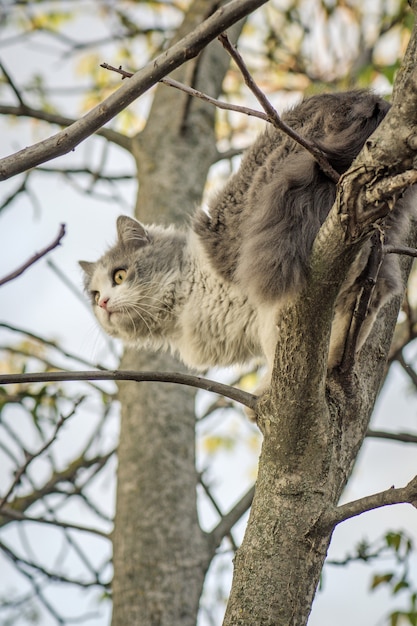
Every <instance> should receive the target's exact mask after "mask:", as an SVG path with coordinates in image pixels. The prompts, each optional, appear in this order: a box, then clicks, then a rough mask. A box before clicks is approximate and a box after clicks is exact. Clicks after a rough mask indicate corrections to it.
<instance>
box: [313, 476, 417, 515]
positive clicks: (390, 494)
mask: <svg viewBox="0 0 417 626" xmlns="http://www.w3.org/2000/svg"><path fill="white" fill-rule="evenodd" d="M405 503H408V504H411V505H413V506H414V507H416V506H417V476H415V477H414V478H413V479H412V480H410V482H409V483H408V484H407V485H406V486H405V487H401V488H399V489H395V488H394V487H392V488H391V489H387V490H386V491H380V492H379V493H375V494H373V495H371V496H366V497H364V498H360V499H359V500H354V501H353V502H348V503H347V504H342V505H341V506H338V507H335V509H333V511H329V513H328V515H326V516H325V517H324V519H323V520H321V521H322V522H323V523H324V525H329V526H331V527H333V526H336V525H337V524H340V522H344V521H345V520H347V519H350V518H352V517H356V516H357V515H361V514H362V513H366V512H367V511H372V510H374V509H378V508H380V507H383V506H390V505H392V504H405Z"/></svg>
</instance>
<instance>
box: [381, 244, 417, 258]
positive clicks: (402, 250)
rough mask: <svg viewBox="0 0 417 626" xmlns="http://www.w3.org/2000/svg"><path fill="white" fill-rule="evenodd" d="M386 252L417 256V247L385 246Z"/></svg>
mask: <svg viewBox="0 0 417 626" xmlns="http://www.w3.org/2000/svg"><path fill="white" fill-rule="evenodd" d="M384 254H404V255H405V256H412V257H417V249H416V248H409V247H408V246H384Z"/></svg>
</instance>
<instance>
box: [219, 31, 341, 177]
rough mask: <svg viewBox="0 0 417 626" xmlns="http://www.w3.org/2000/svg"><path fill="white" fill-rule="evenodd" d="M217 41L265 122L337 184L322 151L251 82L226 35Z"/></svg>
mask: <svg viewBox="0 0 417 626" xmlns="http://www.w3.org/2000/svg"><path fill="white" fill-rule="evenodd" d="M219 41H220V42H221V44H222V45H223V47H224V48H225V50H227V52H228V53H229V54H230V56H231V57H232V59H233V60H234V61H235V63H236V65H237V66H238V68H239V70H240V72H241V74H242V76H243V79H244V81H245V83H246V85H247V86H248V87H249V89H250V90H251V91H252V93H253V94H254V96H255V97H256V99H257V100H258V102H259V103H260V105H261V106H262V108H263V110H264V111H265V113H266V115H267V121H268V122H270V123H271V124H273V125H274V126H275V127H276V128H278V129H279V130H282V131H283V132H284V133H286V134H287V135H288V136H289V137H291V138H292V139H294V141H296V142H297V143H299V144H300V145H301V146H303V148H305V149H306V150H307V151H308V152H310V154H311V155H312V156H313V157H314V158H315V159H316V161H317V163H318V164H319V166H320V169H321V170H322V172H324V174H326V176H328V177H329V178H330V179H331V180H333V181H334V182H335V183H337V181H338V180H339V178H340V175H339V174H338V172H336V170H334V169H333V168H332V166H331V165H330V163H329V162H328V160H327V158H326V155H325V153H324V152H323V150H321V149H320V148H319V147H318V146H317V145H316V144H315V143H312V142H311V141H308V140H307V139H305V137H302V136H301V135H299V134H298V133H297V132H296V131H295V130H294V129H293V128H291V126H288V124H286V123H285V122H283V121H282V119H281V118H280V116H279V114H278V111H277V110H276V109H275V108H274V107H273V106H272V104H271V103H270V102H269V100H268V98H267V97H266V96H265V94H264V93H263V91H261V90H260V89H259V87H258V85H257V84H256V83H255V81H254V80H253V78H252V76H251V74H250V72H249V70H248V68H247V67H246V64H245V62H244V60H243V58H242V57H241V55H240V53H239V52H238V50H237V48H236V47H235V46H234V45H233V44H232V43H231V41H230V40H229V38H228V36H227V35H226V33H222V34H221V35H220V36H219Z"/></svg>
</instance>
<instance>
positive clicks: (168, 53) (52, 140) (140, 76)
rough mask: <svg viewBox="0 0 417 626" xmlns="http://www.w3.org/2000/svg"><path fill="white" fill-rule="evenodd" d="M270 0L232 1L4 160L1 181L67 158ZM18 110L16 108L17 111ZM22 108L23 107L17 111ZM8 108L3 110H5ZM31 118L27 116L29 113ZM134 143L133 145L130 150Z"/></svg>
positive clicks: (1, 160)
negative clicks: (85, 108) (59, 126)
mask: <svg viewBox="0 0 417 626" xmlns="http://www.w3.org/2000/svg"><path fill="white" fill-rule="evenodd" d="M266 2H267V0H230V2H227V4H225V5H222V6H221V7H220V8H219V9H218V10H217V11H215V13H213V14H212V15H211V16H210V17H208V18H207V19H206V20H204V22H202V23H201V24H199V25H198V26H197V27H196V28H194V29H193V30H192V31H191V32H190V33H188V34H187V35H186V36H185V37H183V38H182V39H180V40H179V41H176V42H175V43H174V44H173V45H172V46H171V47H170V48H169V49H168V50H164V51H163V52H162V53H161V54H160V55H158V56H157V57H156V58H155V59H153V60H152V61H150V62H149V63H147V64H146V65H145V66H144V67H143V68H142V69H140V70H139V71H138V72H136V73H135V75H134V76H133V77H132V78H131V80H129V81H128V84H124V85H121V86H120V87H119V89H118V90H117V91H116V92H114V93H112V94H111V95H110V96H108V97H107V98H106V99H105V100H103V101H102V102H100V103H99V104H98V105H97V106H95V107H94V108H93V109H92V110H91V111H89V112H88V113H86V114H85V115H84V116H83V117H82V118H80V119H79V120H77V121H76V122H74V123H73V124H71V125H70V126H69V127H68V128H65V129H64V130H63V131H61V132H58V133H56V134H55V135H53V136H51V137H49V138H48V139H44V140H42V141H40V142H38V143H35V144H33V145H31V146H29V147H27V148H24V149H23V150H20V151H18V152H16V153H15V154H12V155H9V156H7V157H4V158H2V159H0V180H6V179H8V178H10V177H11V176H15V175H16V174H19V173H21V172H24V171H26V170H28V169H29V168H32V167H36V166H37V165H40V164H41V163H44V162H46V161H50V160H51V159H54V158H56V157H58V156H61V155H63V154H67V153H68V152H70V151H71V150H73V149H74V148H75V147H76V146H78V145H79V144H80V143H81V142H82V141H84V140H85V139H87V137H90V136H91V135H93V134H94V133H95V132H97V131H99V129H101V128H102V127H103V126H104V125H105V124H106V123H107V122H109V121H110V120H111V119H113V118H114V117H115V116H116V115H117V114H118V113H120V112H121V111H123V110H124V109H126V107H127V106H128V105H129V104H131V103H132V102H133V101H134V100H136V99H137V98H139V96H141V95H142V94H144V93H145V92H146V91H148V90H149V89H150V88H151V87H152V86H153V85H155V84H156V83H157V82H158V81H159V80H160V79H161V78H163V77H164V76H166V75H167V74H169V73H170V72H172V71H173V70H175V69H176V68H177V67H180V66H181V65H183V64H184V63H185V62H186V61H189V60H190V59H193V58H195V57H196V56H197V55H198V54H199V53H200V52H201V51H202V50H203V49H204V48H205V47H206V46H207V45H208V44H209V43H210V41H212V40H213V39H215V37H217V36H218V35H219V34H220V33H221V32H222V31H224V30H225V29H226V28H229V27H230V26H232V25H233V24H235V23H236V22H238V21H239V20H241V19H242V18H244V17H246V16H247V15H248V14H249V13H252V12H253V11H255V10H256V9H258V8H259V7H260V6H262V5H263V4H265V3H266ZM13 108H14V109H16V107H13ZM17 108H19V107H17ZM2 109H3V110H4V107H0V112H1V110H2ZM25 114H27V112H26V113H25ZM130 145H131V141H129V146H130Z"/></svg>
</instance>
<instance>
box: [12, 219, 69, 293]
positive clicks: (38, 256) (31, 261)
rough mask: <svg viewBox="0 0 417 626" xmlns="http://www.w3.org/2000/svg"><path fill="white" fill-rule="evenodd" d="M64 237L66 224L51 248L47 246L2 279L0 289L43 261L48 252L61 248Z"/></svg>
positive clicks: (50, 245) (62, 226) (62, 225)
mask: <svg viewBox="0 0 417 626" xmlns="http://www.w3.org/2000/svg"><path fill="white" fill-rule="evenodd" d="M64 235H65V224H61V228H60V230H59V233H58V235H57V236H56V237H55V239H54V240H53V242H52V243H51V244H49V246H46V248H43V250H41V251H40V252H37V253H36V254H34V255H33V256H32V257H30V259H29V260H28V261H26V263H24V264H23V265H22V266H21V267H19V268H18V269H17V270H15V271H14V272H11V274H8V275H7V276H5V277H4V278H1V279H0V287H1V286H2V285H5V284H6V283H8V282H9V281H11V280H14V279H15V278H17V277H18V276H20V275H21V274H23V272H25V271H26V270H27V269H28V268H29V267H30V266H31V265H33V264H34V263H36V262H37V261H39V259H41V258H42V257H44V256H45V255H46V254H48V252H51V250H53V249H54V248H56V247H57V246H59V244H60V243H61V239H62V238H63V237H64Z"/></svg>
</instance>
